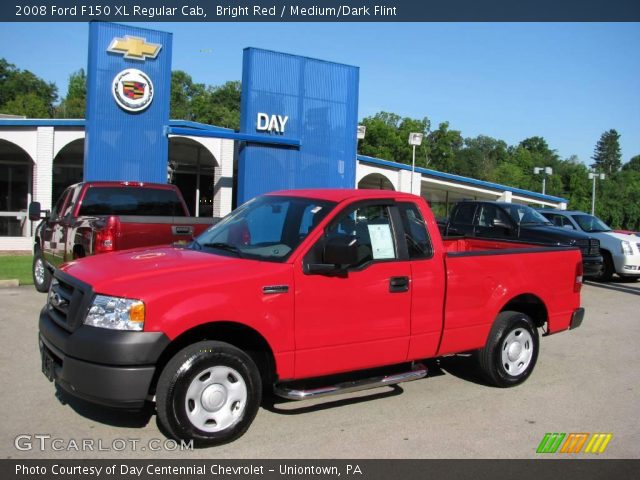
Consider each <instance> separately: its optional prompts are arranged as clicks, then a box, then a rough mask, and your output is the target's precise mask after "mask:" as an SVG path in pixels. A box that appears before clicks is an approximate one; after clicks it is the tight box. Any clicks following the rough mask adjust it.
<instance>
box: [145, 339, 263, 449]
mask: <svg viewBox="0 0 640 480" xmlns="http://www.w3.org/2000/svg"><path fill="white" fill-rule="evenodd" d="M261 396H262V382H261V378H260V374H259V372H258V369H257V367H256V365H255V363H254V362H253V360H252V359H251V358H250V357H249V356H248V355H247V354H246V353H244V352H243V351H242V350H239V349H237V348H236V347H234V346H232V345H229V344H227V343H222V342H214V341H204V342H198V343H195V344H193V345H190V346H188V347H186V348H184V349H183V350H181V351H180V352H178V353H177V354H176V355H175V356H174V357H173V358H172V359H171V360H170V361H169V363H168V364H167V366H166V367H165V368H164V370H163V371H162V374H161V375H160V378H159V379H158V387H157V389H156V410H157V413H158V419H159V421H160V423H161V424H162V426H163V427H164V428H165V429H166V430H167V432H168V433H169V434H170V435H171V436H172V437H173V438H175V439H179V440H192V439H193V440H194V445H196V446H198V447H208V446H213V445H220V444H222V443H227V442H230V441H232V440H235V439H236V438H238V437H240V436H241V435H243V434H244V433H245V432H246V431H247V429H248V428H249V425H251V422H253V419H254V418H255V416H256V414H257V412H258V408H259V407H260V401H261Z"/></svg>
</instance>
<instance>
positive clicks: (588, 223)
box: [572, 214, 611, 233]
mask: <svg viewBox="0 0 640 480" xmlns="http://www.w3.org/2000/svg"><path fill="white" fill-rule="evenodd" d="M572 217H573V219H574V220H575V221H576V222H577V223H578V225H579V226H580V228H581V229H582V230H584V231H585V232H589V233H596V232H610V231H611V227H609V225H607V224H606V223H604V222H603V221H602V220H600V219H599V218H598V217H594V216H593V215H587V214H583V215H572Z"/></svg>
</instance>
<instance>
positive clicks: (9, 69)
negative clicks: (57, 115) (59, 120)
mask: <svg viewBox="0 0 640 480" xmlns="http://www.w3.org/2000/svg"><path fill="white" fill-rule="evenodd" d="M57 98H58V89H57V87H56V86H55V84H53V83H47V82H45V81H44V80H42V79H41V78H39V77H37V76H36V75H34V74H33V73H31V72H29V71H28V70H20V69H18V68H16V66H15V65H13V64H11V63H9V62H7V61H6V60H5V59H4V58H0V112H2V113H9V114H13V115H25V116H27V117H32V118H51V117H52V116H53V112H54V106H53V104H54V102H55V101H56V99H57Z"/></svg>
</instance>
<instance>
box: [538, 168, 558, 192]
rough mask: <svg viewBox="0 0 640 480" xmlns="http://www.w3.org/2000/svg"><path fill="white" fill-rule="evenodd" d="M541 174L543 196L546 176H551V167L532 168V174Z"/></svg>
mask: <svg viewBox="0 0 640 480" xmlns="http://www.w3.org/2000/svg"><path fill="white" fill-rule="evenodd" d="M540 173H541V174H542V194H543V195H544V194H545V191H546V188H547V175H553V168H551V167H544V168H543V167H534V169H533V174H534V175H538V174H540Z"/></svg>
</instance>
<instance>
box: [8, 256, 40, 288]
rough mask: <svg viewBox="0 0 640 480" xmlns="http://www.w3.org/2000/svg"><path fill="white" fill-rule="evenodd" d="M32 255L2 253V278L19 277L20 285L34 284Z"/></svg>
mask: <svg viewBox="0 0 640 480" xmlns="http://www.w3.org/2000/svg"><path fill="white" fill-rule="evenodd" d="M32 262H33V257H32V256H31V255H0V280H11V279H14V278H17V279H18V281H19V282H20V285H33V279H32V278H31V263H32Z"/></svg>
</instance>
